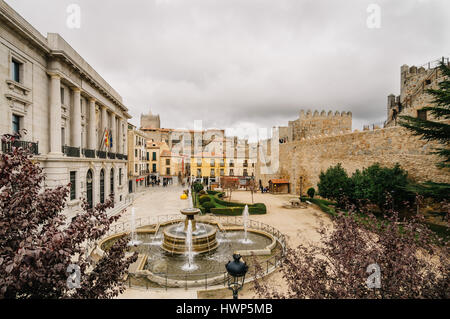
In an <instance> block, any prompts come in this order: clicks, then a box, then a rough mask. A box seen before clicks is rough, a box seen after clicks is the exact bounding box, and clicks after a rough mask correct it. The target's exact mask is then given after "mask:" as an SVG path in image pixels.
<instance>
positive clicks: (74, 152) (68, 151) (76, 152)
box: [62, 145, 81, 157]
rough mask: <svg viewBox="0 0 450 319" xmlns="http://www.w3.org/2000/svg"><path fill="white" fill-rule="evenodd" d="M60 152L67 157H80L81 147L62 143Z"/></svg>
mask: <svg viewBox="0 0 450 319" xmlns="http://www.w3.org/2000/svg"><path fill="white" fill-rule="evenodd" d="M62 153H63V154H64V155H66V156H68V157H80V153H81V149H80V148H79V147H72V146H67V145H64V146H63V147H62Z"/></svg>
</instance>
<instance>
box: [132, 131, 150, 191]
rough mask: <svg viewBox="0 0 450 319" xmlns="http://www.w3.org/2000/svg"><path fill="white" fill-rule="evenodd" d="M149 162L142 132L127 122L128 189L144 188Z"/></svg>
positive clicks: (148, 171) (147, 176) (147, 181)
mask: <svg viewBox="0 0 450 319" xmlns="http://www.w3.org/2000/svg"><path fill="white" fill-rule="evenodd" d="M149 175H150V164H149V154H148V152H147V138H146V136H145V134H144V132H142V131H140V130H137V129H136V127H135V126H134V125H131V124H128V191H129V192H130V193H135V192H140V191H143V190H145V188H146V187H147V186H148V184H149Z"/></svg>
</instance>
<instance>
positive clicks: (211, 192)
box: [206, 191, 219, 196]
mask: <svg viewBox="0 0 450 319" xmlns="http://www.w3.org/2000/svg"><path fill="white" fill-rule="evenodd" d="M206 192H207V193H208V195H213V196H214V195H217V194H219V192H218V191H206Z"/></svg>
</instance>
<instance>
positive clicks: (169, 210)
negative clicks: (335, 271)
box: [119, 186, 331, 299]
mask: <svg viewBox="0 0 450 319" xmlns="http://www.w3.org/2000/svg"><path fill="white" fill-rule="evenodd" d="M182 192H183V188H182V187H180V186H168V187H165V188H164V187H150V188H148V190H146V191H145V192H142V193H138V194H135V199H134V203H133V206H130V207H129V208H128V209H127V211H126V212H125V213H124V214H123V215H122V216H121V219H120V220H121V221H126V220H129V219H130V216H131V207H134V208H135V214H136V218H140V217H148V216H158V215H168V214H177V213H179V212H180V209H182V208H185V207H186V206H187V202H186V201H183V200H181V199H180V196H181V194H182ZM253 197H254V202H255V203H258V202H259V203H264V204H265V205H266V206H267V214H266V215H252V216H250V218H251V219H253V220H258V221H261V222H263V223H266V224H269V225H272V226H273V227H275V228H277V229H278V230H279V231H281V232H282V233H283V234H285V235H286V237H287V242H288V245H290V246H296V245H298V244H300V243H303V244H307V243H314V242H318V240H319V239H320V236H319V234H318V232H317V229H318V227H319V226H320V224H321V223H323V224H325V225H326V226H330V225H331V222H330V219H329V217H328V216H327V215H326V214H325V213H323V212H322V211H321V210H320V209H318V208H317V207H315V206H309V207H308V208H305V209H287V208H283V205H284V204H285V203H286V202H288V201H289V199H291V198H294V196H293V195H272V194H261V193H256V194H254V195H253ZM231 200H232V201H235V202H242V203H251V202H252V197H251V193H250V192H247V191H235V192H233V194H232V198H231ZM270 280H271V282H273V281H275V282H278V286H279V288H280V289H282V288H283V280H282V278H281V274H280V273H279V272H278V271H276V272H275V273H273V274H272V275H270ZM246 286H247V287H244V289H243V291H241V293H240V296H241V297H242V298H255V293H254V292H253V290H252V288H251V286H252V285H246ZM202 290H204V289H203V288H198V289H189V290H184V289H168V290H167V291H166V290H164V289H149V290H144V289H143V290H141V289H135V288H129V289H127V290H126V291H125V292H124V293H123V294H122V295H120V296H119V298H160V299H165V298H167V299H192V298H197V296H200V297H201V298H231V292H229V291H226V290H223V289H221V290H217V291H211V292H199V291H202ZM198 292H199V293H198Z"/></svg>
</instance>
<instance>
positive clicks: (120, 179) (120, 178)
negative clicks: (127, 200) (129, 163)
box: [119, 168, 122, 185]
mask: <svg viewBox="0 0 450 319" xmlns="http://www.w3.org/2000/svg"><path fill="white" fill-rule="evenodd" d="M119 185H122V169H121V168H119Z"/></svg>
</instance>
